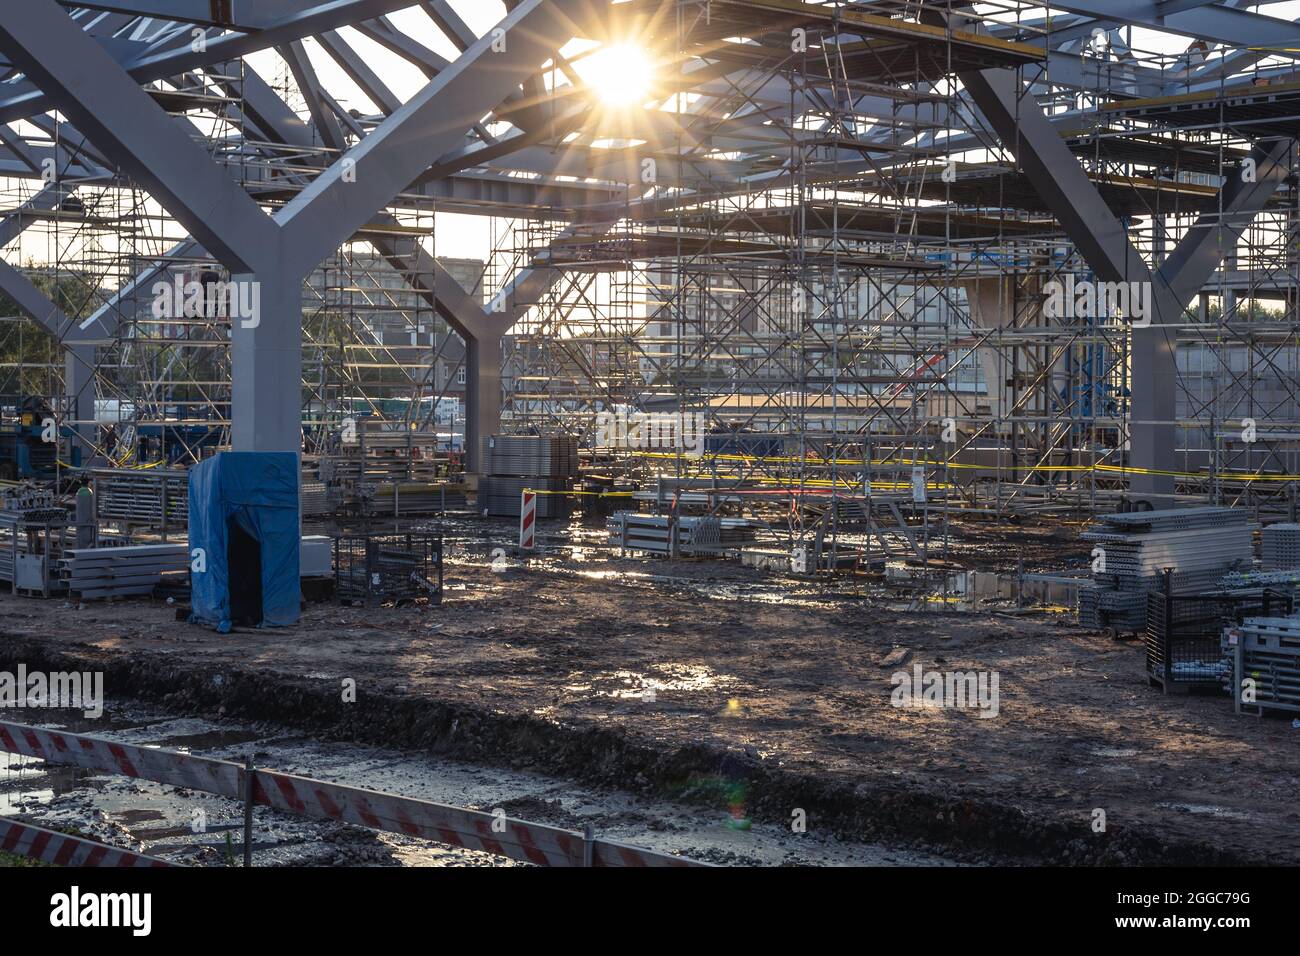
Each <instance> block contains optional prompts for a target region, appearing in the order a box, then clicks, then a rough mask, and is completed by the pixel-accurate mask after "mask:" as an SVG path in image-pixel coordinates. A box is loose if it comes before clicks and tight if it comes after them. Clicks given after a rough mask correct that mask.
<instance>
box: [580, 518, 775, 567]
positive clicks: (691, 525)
mask: <svg viewBox="0 0 1300 956" xmlns="http://www.w3.org/2000/svg"><path fill="white" fill-rule="evenodd" d="M672 520H673V519H671V518H670V517H669V516H668V515H646V514H640V513H638V512H635V511H619V512H616V513H615V514H613V515H612V516H610V518H609V520H608V521H607V522H606V524H605V527H606V528H607V529H608V530H609V543H610V544H611V545H612V546H613V547H616V548H620V549H623V550H626V551H648V552H650V553H652V554H663V555H666V554H668V553H669V538H670V535H671V534H672ZM753 540H754V526H753V523H752V522H750V521H749V520H747V519H745V518H718V517H692V516H683V517H679V518H677V549H678V553H680V554H683V555H688V556H703V555H718V554H722V553H723V552H724V551H728V550H732V549H736V548H740V547H742V546H744V545H746V544H748V543H750V542H751V541H753Z"/></svg>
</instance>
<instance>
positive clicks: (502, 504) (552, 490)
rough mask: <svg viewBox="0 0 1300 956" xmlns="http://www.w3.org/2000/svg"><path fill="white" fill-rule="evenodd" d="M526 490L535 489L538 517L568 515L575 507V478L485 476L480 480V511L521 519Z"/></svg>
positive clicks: (496, 515)
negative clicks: (573, 498)
mask: <svg viewBox="0 0 1300 956" xmlns="http://www.w3.org/2000/svg"><path fill="white" fill-rule="evenodd" d="M525 489H528V490H531V491H536V492H538V493H539V494H538V495H537V517H538V518H567V517H568V516H569V513H570V511H571V510H572V506H571V501H570V495H569V492H570V491H572V490H573V479H572V478H507V477H505V476H502V475H486V476H484V477H483V478H480V479H479V482H478V507H479V510H480V511H486V512H487V513H488V514H490V515H492V516H494V517H498V518H518V517H519V508H520V505H521V502H522V495H523V492H524V490H525Z"/></svg>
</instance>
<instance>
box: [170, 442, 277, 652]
mask: <svg viewBox="0 0 1300 956" xmlns="http://www.w3.org/2000/svg"><path fill="white" fill-rule="evenodd" d="M232 518H233V519H234V521H235V523H236V524H237V525H238V526H239V527H240V528H241V529H243V531H245V532H246V533H247V534H249V535H251V536H252V537H253V538H255V539H256V540H257V541H258V543H259V544H260V545H261V557H262V623H263V624H266V625H269V626H285V625H288V624H296V623H297V621H298V613H299V602H300V599H301V591H300V585H299V580H298V547H299V528H298V456H297V455H295V454H293V453H292V452H220V453H218V454H217V455H214V456H213V457H212V458H209V459H207V460H206V461H203V462H200V463H199V464H198V465H196V466H195V467H194V468H192V469H190V554H191V555H193V554H194V549H195V548H203V549H204V552H205V558H206V562H207V570H205V571H204V572H202V573H191V575H190V579H191V581H192V582H193V583H192V587H191V595H190V603H191V606H192V610H193V613H192V615H191V618H190V619H191V621H195V622H203V623H207V624H215V625H216V626H217V630H219V631H222V632H223V633H224V632H226V631H229V630H230V626H231V621H230V568H229V567H228V566H227V550H226V549H227V544H228V541H227V539H228V536H229V535H228V531H227V528H228V521H229V520H230V519H232Z"/></svg>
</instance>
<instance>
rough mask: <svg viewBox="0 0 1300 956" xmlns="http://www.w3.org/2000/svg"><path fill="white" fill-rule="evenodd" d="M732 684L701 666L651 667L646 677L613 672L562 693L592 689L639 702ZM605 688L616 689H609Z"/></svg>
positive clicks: (576, 676) (576, 675)
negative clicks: (647, 696) (651, 696)
mask: <svg viewBox="0 0 1300 956" xmlns="http://www.w3.org/2000/svg"><path fill="white" fill-rule="evenodd" d="M582 676H583V675H582V672H581V671H579V672H577V673H574V674H572V675H570V680H573V681H577V680H578V679H580V678H581V677H582ZM735 681H736V678H735V677H732V676H731V675H729V674H715V673H714V672H713V670H712V669H710V668H708V667H706V666H704V665H702V664H680V663H665V664H657V665H655V667H654V668H653V670H652V671H650V672H646V673H642V672H640V671H633V670H616V671H608V672H606V673H602V674H595V675H592V676H591V677H590V678H589V679H588V682H587V683H573V684H570V685H568V686H567V687H566V688H565V689H566V690H573V691H574V692H575V693H581V692H584V691H590V690H593V689H594V690H595V692H596V694H598V695H601V696H606V697H616V698H619V699H623V700H628V699H641V698H642V697H643V696H644V695H645V692H646V691H653V692H654V693H655V694H659V693H661V692H664V691H698V690H722V689H723V688H725V687H728V686H730V685H731V684H734V683H735ZM609 684H614V685H616V686H614V687H609V686H608V685H609Z"/></svg>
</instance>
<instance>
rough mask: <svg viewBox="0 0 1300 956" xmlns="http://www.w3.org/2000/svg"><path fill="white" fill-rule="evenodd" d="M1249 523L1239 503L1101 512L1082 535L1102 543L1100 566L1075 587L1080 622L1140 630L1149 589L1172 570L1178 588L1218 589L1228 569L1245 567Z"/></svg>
mask: <svg viewBox="0 0 1300 956" xmlns="http://www.w3.org/2000/svg"><path fill="white" fill-rule="evenodd" d="M1253 531H1254V525H1252V524H1250V523H1249V522H1248V521H1247V514H1246V512H1245V511H1243V510H1240V509H1237V508H1218V507H1206V508H1171V509H1166V510H1163V511H1131V512H1125V513H1122V514H1113V515H1105V516H1103V517H1102V518H1101V524H1098V525H1094V526H1093V527H1091V528H1089V529H1088V531H1086V532H1085V533H1084V534H1083V538H1084V540H1086V541H1091V542H1093V544H1094V545H1095V546H1096V547H1099V548H1101V549H1102V552H1103V554H1104V559H1105V565H1104V568H1103V569H1101V570H1098V571H1096V572H1094V573H1093V584H1092V587H1082V588H1080V589H1079V623H1080V624H1082V625H1084V626H1085V627H1092V628H1104V627H1109V628H1113V629H1114V630H1116V631H1128V632H1139V631H1142V630H1144V629H1145V627H1146V614H1147V602H1146V595H1147V592H1149V591H1153V590H1155V589H1157V588H1159V587H1162V586H1163V579H1162V572H1163V571H1164V570H1165V569H1166V568H1168V569H1172V572H1173V573H1172V575H1171V585H1172V589H1173V593H1175V594H1189V593H1197V592H1200V591H1204V590H1207V589H1209V588H1213V587H1215V586H1216V585H1217V584H1218V582H1219V581H1220V579H1221V578H1222V577H1223V576H1224V575H1225V574H1227V573H1228V572H1229V571H1233V570H1237V569H1243V568H1244V569H1249V568H1250V567H1251V565H1252V562H1253V559H1254V547H1253V543H1252V539H1251V535H1252V532H1253Z"/></svg>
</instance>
